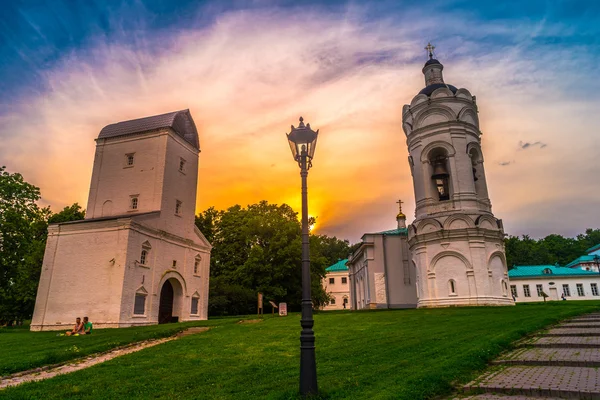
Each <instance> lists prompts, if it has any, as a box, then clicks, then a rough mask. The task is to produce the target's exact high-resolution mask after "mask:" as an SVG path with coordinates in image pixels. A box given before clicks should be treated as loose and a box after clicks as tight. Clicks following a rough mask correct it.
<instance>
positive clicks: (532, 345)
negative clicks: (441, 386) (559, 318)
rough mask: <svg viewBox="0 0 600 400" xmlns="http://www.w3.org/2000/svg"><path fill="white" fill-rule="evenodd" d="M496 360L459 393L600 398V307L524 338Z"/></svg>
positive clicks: (478, 397) (511, 398)
mask: <svg viewBox="0 0 600 400" xmlns="http://www.w3.org/2000/svg"><path fill="white" fill-rule="evenodd" d="M493 364H495V366H494V367H492V368H491V369H490V370H489V371H487V372H485V373H484V374H483V375H482V376H480V377H479V378H477V379H476V380H474V381H473V382H470V383H469V384H467V385H465V386H464V387H463V391H464V392H465V393H466V395H464V397H461V399H463V400H466V399H469V400H528V399H531V400H557V399H582V400H588V399H594V400H595V399H599V400H600V313H593V314H588V315H585V316H580V317H577V318H573V319H570V320H567V321H563V322H562V323H561V324H560V325H558V326H556V327H553V328H552V329H549V330H547V331H543V332H540V333H539V334H538V335H537V336H536V337H533V338H530V339H526V340H523V341H521V342H520V343H519V344H518V347H517V348H516V349H515V350H513V351H511V352H509V353H507V354H504V355H503V356H501V357H500V358H499V359H498V360H496V361H494V362H493ZM468 393H480V394H473V395H468Z"/></svg>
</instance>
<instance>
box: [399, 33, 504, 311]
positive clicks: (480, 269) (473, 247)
mask: <svg viewBox="0 0 600 400" xmlns="http://www.w3.org/2000/svg"><path fill="white" fill-rule="evenodd" d="M425 49H426V50H427V54H428V58H429V59H428V60H427V61H426V62H425V65H424V67H423V75H424V77H425V88H423V89H422V90H421V91H420V92H419V93H418V94H417V95H416V96H415V97H414V98H413V99H412V101H411V103H410V105H405V106H404V108H403V112H402V122H403V129H404V133H405V134H406V138H407V140H406V142H407V145H408V151H409V154H410V155H409V164H410V168H411V172H412V177H413V184H414V191H415V200H416V209H415V220H414V221H413V223H412V224H411V225H410V226H409V229H408V232H409V233H408V234H409V237H408V241H409V246H410V250H411V254H412V257H413V260H412V261H413V265H414V268H415V269H416V275H417V293H418V296H419V302H418V307H443V306H453V305H512V304H514V302H513V300H512V297H511V296H510V295H509V293H508V271H507V267H506V257H505V254H504V230H503V227H502V223H501V221H500V220H498V219H496V218H495V217H494V215H493V214H492V206H491V202H490V199H489V197H488V191H487V182H486V177H485V171H484V168H483V152H482V149H481V131H480V130H479V118H478V109H477V103H476V99H475V96H473V95H471V93H470V92H469V91H468V90H467V89H457V88H456V87H455V86H452V85H449V84H447V83H445V81H444V77H443V74H442V71H443V69H444V66H443V65H442V63H440V62H439V61H438V60H437V59H436V58H435V55H434V52H433V50H434V49H435V47H434V46H432V45H431V44H428V45H427V47H426V48H425Z"/></svg>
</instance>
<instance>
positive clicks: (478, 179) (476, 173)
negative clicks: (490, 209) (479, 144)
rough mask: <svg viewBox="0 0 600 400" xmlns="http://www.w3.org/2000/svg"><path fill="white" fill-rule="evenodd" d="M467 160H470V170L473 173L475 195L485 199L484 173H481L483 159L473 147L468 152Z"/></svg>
mask: <svg viewBox="0 0 600 400" xmlns="http://www.w3.org/2000/svg"><path fill="white" fill-rule="evenodd" d="M469 158H470V159H471V170H472V171H473V183H474V185H475V193H476V195H477V197H480V198H484V197H487V193H486V191H485V173H484V172H483V158H482V157H481V152H480V151H479V150H478V149H477V148H475V147H473V148H471V150H469Z"/></svg>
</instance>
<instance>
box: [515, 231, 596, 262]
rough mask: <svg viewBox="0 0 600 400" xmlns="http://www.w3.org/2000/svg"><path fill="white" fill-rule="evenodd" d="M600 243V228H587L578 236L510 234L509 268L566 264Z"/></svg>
mask: <svg viewBox="0 0 600 400" xmlns="http://www.w3.org/2000/svg"><path fill="white" fill-rule="evenodd" d="M599 243H600V229H587V230H586V231H585V234H580V235H578V236H577V237H576V238H565V237H563V236H561V235H556V234H552V235H548V236H546V237H545V238H543V239H539V240H535V239H532V238H530V237H529V236H527V235H523V236H522V237H520V238H519V237H518V236H509V237H508V238H506V239H505V240H504V244H505V246H506V261H507V264H508V267H509V268H512V266H513V265H540V264H548V265H554V264H556V263H558V264H559V265H566V264H568V263H570V262H571V261H573V260H574V259H576V258H577V257H579V256H581V255H583V254H585V251H586V250H587V249H589V248H590V247H592V246H595V245H597V244H599Z"/></svg>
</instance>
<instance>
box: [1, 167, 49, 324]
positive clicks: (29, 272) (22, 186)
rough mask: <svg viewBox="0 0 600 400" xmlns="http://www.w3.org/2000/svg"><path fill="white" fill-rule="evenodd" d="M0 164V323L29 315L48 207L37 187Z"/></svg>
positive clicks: (32, 304)
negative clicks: (40, 200) (43, 206)
mask: <svg viewBox="0 0 600 400" xmlns="http://www.w3.org/2000/svg"><path fill="white" fill-rule="evenodd" d="M5 169H6V168H5V167H0V325H4V324H9V325H10V324H12V323H13V322H17V323H20V322H22V321H23V320H24V319H27V318H30V317H31V314H32V312H33V306H34V304H35V295H36V291H37V282H38V280H39V276H40V271H41V265H42V260H43V257H44V248H45V245H46V235H47V232H46V220H47V218H48V216H49V214H50V210H49V209H48V208H40V207H39V206H38V205H37V204H36V201H37V200H39V199H40V190H39V188H37V187H35V186H33V185H31V184H29V183H27V182H25V181H24V180H23V176H22V175H21V174H18V173H14V174H11V173H9V172H7V171H6V170H5Z"/></svg>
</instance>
